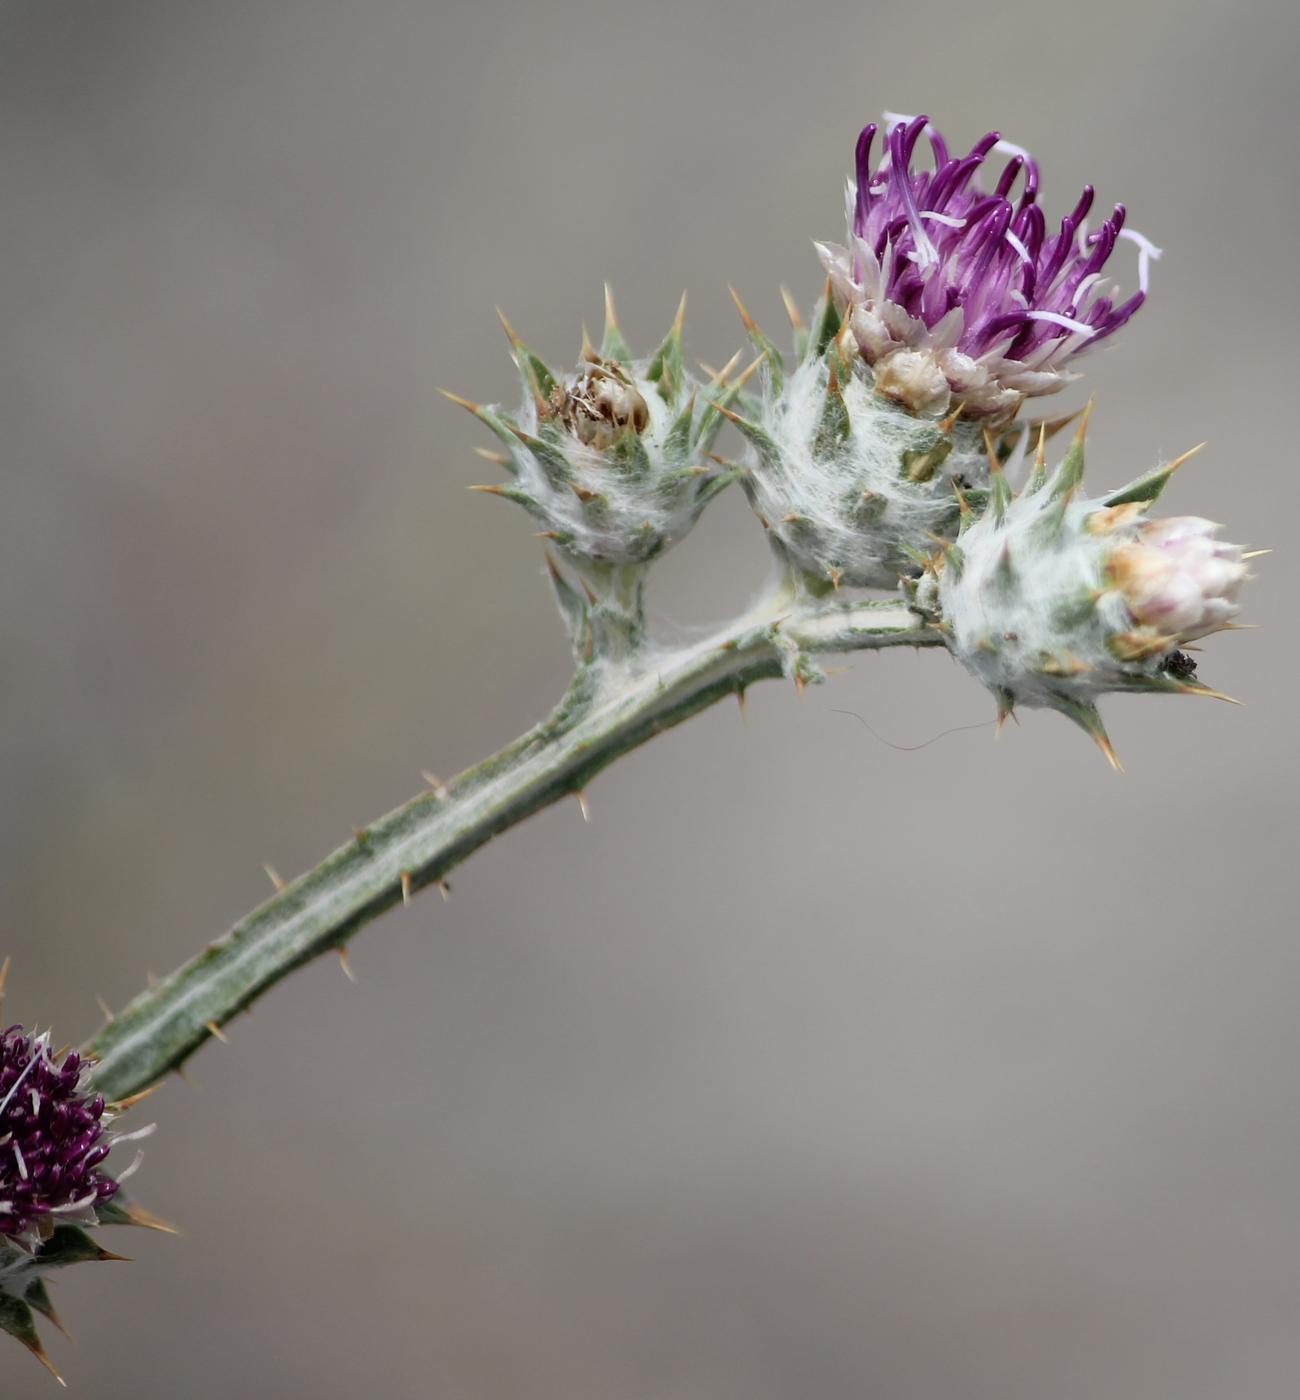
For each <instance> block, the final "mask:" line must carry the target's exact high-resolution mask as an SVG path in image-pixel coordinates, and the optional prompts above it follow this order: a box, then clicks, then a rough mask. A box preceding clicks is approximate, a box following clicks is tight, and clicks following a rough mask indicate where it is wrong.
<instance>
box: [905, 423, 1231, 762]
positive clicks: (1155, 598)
mask: <svg viewBox="0 0 1300 1400" xmlns="http://www.w3.org/2000/svg"><path fill="white" fill-rule="evenodd" d="M1086 428H1087V415H1086V414H1085V416H1084V420H1083V422H1082V423H1081V424H1080V426H1079V430H1078V433H1077V434H1076V436H1075V439H1074V442H1073V443H1072V444H1071V446H1070V449H1069V451H1068V452H1067V453H1066V455H1065V457H1064V459H1063V460H1062V461H1061V463H1060V465H1059V466H1058V467H1057V468H1056V470H1055V471H1054V472H1052V473H1051V474H1050V475H1049V474H1048V472H1047V470H1046V466H1045V460H1044V451H1043V446H1042V443H1041V441H1040V444H1039V450H1038V454H1037V457H1036V460H1035V462H1034V466H1033V470H1032V472H1031V474H1030V476H1029V479H1028V481H1027V483H1026V485H1025V488H1024V489H1023V491H1021V492H1020V494H1019V495H1016V494H1014V493H1013V492H1012V490H1011V487H1010V486H1009V484H1008V482H1007V477H1006V474H1005V473H1004V472H1002V471H1001V470H999V471H997V472H995V473H994V474H993V481H992V487H991V490H990V492H989V497H988V501H987V504H986V505H985V508H984V510H983V512H982V513H981V514H979V515H976V513H975V511H974V510H972V509H971V508H970V507H969V505H967V506H966V508H965V513H964V516H963V523H962V529H961V531H960V533H959V536H958V539H957V541H956V543H955V544H949V543H946V542H941V543H940V547H939V549H938V551H937V552H936V553H934V554H933V555H931V556H930V557H928V558H926V559H925V560H924V561H923V564H924V569H923V573H922V575H921V577H920V578H919V579H915V580H910V581H909V582H908V583H906V584H905V585H904V587H905V590H906V591H907V593H908V594H909V596H910V597H911V599H912V601H913V603H914V605H915V606H916V607H917V609H918V610H919V611H921V612H922V613H924V614H926V615H927V616H929V617H930V618H932V619H933V621H934V624H935V625H936V626H937V627H939V628H940V629H941V630H942V632H943V635H944V639H945V641H946V643H947V645H948V649H949V650H950V651H951V652H952V654H953V656H955V657H956V658H957V660H958V661H960V662H961V663H962V665H963V666H965V667H966V669H967V670H968V671H970V672H971V673H972V675H974V676H975V677H977V678H978V679H979V680H980V681H982V682H983V683H984V684H985V685H986V686H988V688H989V689H990V690H991V691H992V692H993V693H994V695H995V696H996V697H997V701H998V715H999V720H1001V719H1004V718H1005V717H1006V716H1007V715H1008V714H1010V713H1011V711H1012V710H1013V708H1014V707H1015V706H1016V705H1029V706H1045V707H1047V708H1050V709H1054V710H1059V711H1060V712H1061V713H1062V714H1064V715H1066V716H1068V717H1069V718H1070V719H1071V720H1073V721H1074V722H1075V723H1076V724H1078V725H1079V726H1080V727H1082V728H1083V729H1084V730H1085V731H1086V732H1087V733H1088V734H1089V735H1091V736H1092V738H1093V739H1094V740H1095V741H1096V742H1097V743H1098V745H1099V746H1100V747H1101V749H1102V751H1103V752H1104V753H1105V754H1106V756H1107V758H1108V759H1110V761H1111V762H1112V763H1116V760H1115V756H1114V752H1113V750H1112V749H1111V746H1110V743H1109V741H1108V739H1107V737H1106V731H1105V729H1104V727H1103V725H1102V722H1101V716H1100V715H1099V714H1098V711H1097V706H1096V698H1097V697H1098V696H1099V695H1101V694H1103V693H1104V692H1106V691H1162V692H1170V693H1173V694H1179V695H1210V696H1215V697H1216V698H1219V699H1226V698H1227V697H1226V696H1220V695H1219V694H1218V692H1217V691H1213V690H1210V689H1209V688H1208V687H1207V686H1204V685H1202V684H1200V683H1199V682H1198V681H1196V680H1194V679H1193V678H1192V673H1193V672H1194V670H1195V668H1194V666H1193V665H1192V663H1191V661H1190V659H1189V658H1187V657H1185V656H1184V655H1183V654H1182V653H1181V652H1180V651H1179V650H1178V648H1179V647H1180V646H1181V645H1183V644H1184V643H1186V642H1189V641H1192V640H1193V639H1194V638H1197V637H1203V636H1206V635H1208V634H1209V633H1211V632H1217V631H1221V630H1223V629H1224V628H1227V627H1231V626H1233V625H1234V624H1233V622H1232V618H1233V617H1234V616H1235V615H1236V613H1237V603H1236V597H1237V591H1238V589H1239V588H1240V586H1241V583H1242V581H1243V580H1244V579H1245V578H1246V565H1245V563H1244V562H1243V561H1244V559H1246V558H1249V557H1250V556H1249V555H1243V554H1242V552H1241V550H1240V549H1239V548H1238V547H1237V546H1236V545H1229V544H1221V543H1219V542H1218V541H1216V540H1215V539H1214V538H1213V535H1214V531H1215V530H1216V529H1217V527H1216V526H1214V525H1212V524H1211V523H1210V522H1209V521H1206V520H1201V519H1199V518H1197V517H1194V516H1186V517H1177V518H1173V519H1158V520H1148V519H1147V518H1146V512H1147V510H1148V509H1149V508H1150V507H1151V506H1152V505H1153V504H1154V503H1155V501H1156V500H1157V498H1158V497H1159V495H1160V493H1161V491H1162V490H1163V489H1164V487H1165V485H1166V484H1167V482H1168V481H1169V478H1170V477H1171V476H1172V474H1173V473H1174V472H1175V471H1176V470H1177V469H1178V467H1180V466H1181V465H1182V463H1183V462H1184V461H1186V460H1187V458H1188V457H1190V456H1191V455H1192V453H1190V452H1189V453H1186V454H1185V455H1184V456H1183V457H1181V458H1179V459H1177V460H1176V461H1174V462H1170V463H1168V464H1167V465H1165V466H1163V467H1160V468H1158V469H1157V470H1155V471H1153V472H1150V473H1148V474H1147V475H1146V476H1143V477H1140V478H1139V479H1138V480H1137V481H1134V482H1132V483H1131V484H1130V485H1128V486H1126V487H1124V488H1123V489H1121V490H1119V491H1113V492H1110V493H1109V494H1107V495H1105V496H1103V497H1100V498H1098V499H1092V498H1089V497H1087V496H1085V495H1084V494H1083V492H1082V490H1081V489H1080V487H1081V483H1082V480H1083V467H1084V436H1085V432H1086ZM1195 450H1196V449H1193V451H1195ZM1011 465H1012V466H1013V467H1014V465H1015V464H1014V463H1013V464H1011ZM1116 766H1118V764H1117V763H1116Z"/></svg>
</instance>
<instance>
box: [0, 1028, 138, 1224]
mask: <svg viewBox="0 0 1300 1400" xmlns="http://www.w3.org/2000/svg"><path fill="white" fill-rule="evenodd" d="M84 1068H85V1066H84V1064H83V1062H82V1060H81V1058H80V1056H79V1055H78V1054H77V1052H76V1051H75V1050H73V1051H70V1052H69V1053H68V1054H67V1055H66V1056H64V1059H63V1062H62V1064H60V1063H58V1062H57V1061H56V1060H55V1058H54V1056H53V1055H51V1054H50V1049H49V1036H48V1034H47V1035H42V1036H35V1035H27V1034H25V1033H24V1031H23V1028H22V1027H21V1026H10V1027H9V1028H8V1030H5V1031H0V1243H3V1242H4V1241H6V1240H7V1241H8V1242H9V1243H11V1244H16V1245H18V1246H20V1247H21V1248H24V1249H30V1248H32V1247H34V1246H35V1245H36V1244H37V1243H39V1241H40V1240H41V1239H43V1238H45V1237H46V1236H47V1235H48V1234H49V1232H50V1230H51V1229H52V1228H53V1227H54V1226H55V1225H56V1224H58V1223H59V1222H60V1221H65V1220H72V1221H80V1222H85V1221H91V1222H93V1221H94V1219H95V1216H94V1208H95V1206H96V1205H97V1204H98V1203H99V1202H101V1201H106V1200H107V1199H108V1198H109V1197H110V1196H112V1195H113V1194H114V1192H116V1190H117V1182H116V1181H113V1180H112V1179H110V1178H109V1177H107V1176H105V1175H103V1173H102V1171H101V1170H100V1168H101V1167H102V1166H103V1162H104V1159H105V1158H106V1157H107V1156H108V1153H109V1148H110V1146H111V1144H112V1142H113V1140H114V1139H113V1138H112V1136H111V1135H110V1134H108V1133H107V1132H106V1128H107V1124H108V1122H109V1121H110V1120H111V1117H112V1115H111V1114H110V1113H106V1112H105V1105H104V1100H103V1097H102V1096H100V1095H95V1096H94V1097H91V1096H90V1095H88V1094H87V1093H85V1092H84V1091H83V1090H82V1089H81V1088H79V1084H78V1081H79V1080H80V1078H81V1074H82V1070H83V1069H84Z"/></svg>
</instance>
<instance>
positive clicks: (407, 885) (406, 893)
mask: <svg viewBox="0 0 1300 1400" xmlns="http://www.w3.org/2000/svg"><path fill="white" fill-rule="evenodd" d="M401 880H402V903H403V904H409V903H410V902H411V872H410V871H409V870H403V871H402V873H401Z"/></svg>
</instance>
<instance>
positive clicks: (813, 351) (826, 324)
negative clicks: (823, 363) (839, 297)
mask: <svg viewBox="0 0 1300 1400" xmlns="http://www.w3.org/2000/svg"><path fill="white" fill-rule="evenodd" d="M839 329H840V313H839V312H838V311H836V309H835V300H834V298H833V297H832V296H831V281H830V278H829V277H828V278H827V279H826V285H825V287H824V289H823V291H822V295H821V300H820V301H819V302H818V303H817V309H816V311H814V312H813V323H812V332H811V334H810V335H809V337H808V344H807V348H806V351H805V354H807V355H815V356H817V357H818V359H820V358H821V357H822V356H823V355H824V354H825V353H826V347H827V346H828V345H830V343H831V342H832V341H833V340H834V339H835V337H836V335H837V334H838V332H839Z"/></svg>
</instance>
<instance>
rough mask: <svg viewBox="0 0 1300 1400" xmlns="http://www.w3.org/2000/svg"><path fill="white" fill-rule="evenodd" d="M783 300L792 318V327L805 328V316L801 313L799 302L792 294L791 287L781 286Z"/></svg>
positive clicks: (788, 314) (799, 329) (787, 313)
mask: <svg viewBox="0 0 1300 1400" xmlns="http://www.w3.org/2000/svg"><path fill="white" fill-rule="evenodd" d="M781 300H782V301H783V302H785V314H786V315H787V316H788V317H789V318H790V329H791V330H795V331H801V330H803V328H804V325H803V317H802V316H800V315H799V306H798V303H797V302H796V301H795V299H794V296H793V295H792V294H791V291H790V288H789V287H782V288H781Z"/></svg>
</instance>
